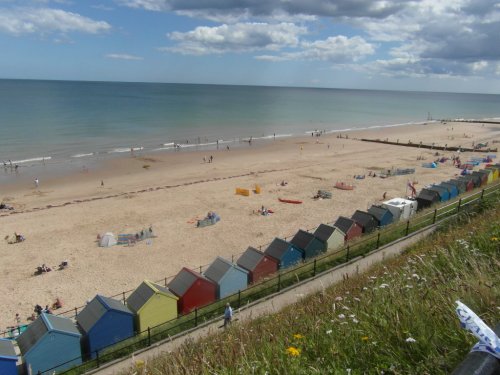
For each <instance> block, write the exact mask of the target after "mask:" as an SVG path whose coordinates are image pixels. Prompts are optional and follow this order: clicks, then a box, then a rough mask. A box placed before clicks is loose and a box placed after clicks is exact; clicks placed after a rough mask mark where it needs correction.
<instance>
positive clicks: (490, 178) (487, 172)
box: [479, 168, 493, 184]
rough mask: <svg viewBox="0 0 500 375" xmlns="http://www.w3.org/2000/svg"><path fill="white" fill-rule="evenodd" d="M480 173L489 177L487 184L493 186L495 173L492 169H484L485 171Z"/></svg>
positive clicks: (482, 170)
mask: <svg viewBox="0 0 500 375" xmlns="http://www.w3.org/2000/svg"><path fill="white" fill-rule="evenodd" d="M479 172H480V173H485V174H486V175H487V176H488V177H487V180H486V183H487V184H491V183H492V182H493V171H492V170H491V169H488V168H484V169H481V170H479Z"/></svg>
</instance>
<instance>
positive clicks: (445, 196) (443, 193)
mask: <svg viewBox="0 0 500 375" xmlns="http://www.w3.org/2000/svg"><path fill="white" fill-rule="evenodd" d="M427 189H428V190H432V191H435V192H437V193H438V194H439V201H440V202H446V201H449V200H450V192H449V191H448V189H447V188H445V187H444V186H439V185H432V186H430V187H428V188H427Z"/></svg>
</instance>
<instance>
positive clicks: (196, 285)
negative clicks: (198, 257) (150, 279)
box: [168, 267, 217, 314]
mask: <svg viewBox="0 0 500 375" xmlns="http://www.w3.org/2000/svg"><path fill="white" fill-rule="evenodd" d="M168 289H169V290H170V291H171V292H172V293H174V294H175V295H176V296H177V297H179V300H178V301H177V311H178V312H179V314H187V313H189V312H191V311H192V310H194V309H195V308H197V307H202V306H205V305H208V304H209V303H212V302H214V301H215V298H216V292H217V285H216V284H215V283H214V282H212V281H210V280H208V279H207V278H206V277H205V276H203V275H202V274H199V273H196V272H194V271H191V270H190V269H188V268H186V267H183V268H182V270H180V272H179V273H178V274H177V275H176V276H175V277H174V279H173V280H172V281H171V282H170V283H169V284H168Z"/></svg>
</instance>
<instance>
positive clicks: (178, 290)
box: [0, 164, 500, 375]
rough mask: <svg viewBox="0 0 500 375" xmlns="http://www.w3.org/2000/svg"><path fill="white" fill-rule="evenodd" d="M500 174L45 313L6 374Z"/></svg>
mask: <svg viewBox="0 0 500 375" xmlns="http://www.w3.org/2000/svg"><path fill="white" fill-rule="evenodd" d="M499 173H500V164H495V165H489V166H488V167H487V168H485V169H483V170H480V171H478V172H473V173H472V174H469V175H466V176H461V177H458V178H455V179H452V180H449V181H447V182H443V183H441V184H436V185H432V186H429V187H426V188H424V189H422V190H421V191H420V192H419V194H418V195H417V197H416V198H415V199H406V198H393V199H391V200H388V201H385V202H383V203H381V204H379V205H372V206H371V207H370V208H369V209H368V210H367V211H361V210H357V211H356V212H355V213H354V214H353V215H352V217H351V218H348V217H344V216H340V217H339V218H338V219H337V221H336V222H335V224H334V225H333V226H330V225H326V224H320V226H319V227H318V228H317V229H316V230H315V232H314V233H310V232H307V231H304V230H299V231H298V232H297V233H296V234H295V236H294V237H293V238H292V239H291V240H290V241H285V240H283V239H281V238H275V239H274V240H273V241H272V242H271V244H270V245H269V246H268V247H267V248H266V249H265V251H263V252H261V251H259V250H257V249H255V248H253V247H249V248H248V249H247V250H246V251H245V252H244V253H243V254H242V255H241V256H240V257H239V259H238V260H237V261H236V263H232V262H230V261H228V260H226V259H224V258H221V257H217V258H216V259H215V260H214V261H213V263H212V264H211V265H210V266H209V267H208V268H207V269H206V271H205V272H203V273H198V272H195V271H192V270H190V269H188V268H186V267H184V268H182V269H181V271H180V272H179V273H178V274H177V275H176V276H175V277H174V278H173V279H172V281H170V283H168V285H167V286H162V285H159V284H156V283H153V282H151V281H147V280H146V281H144V282H142V283H141V284H140V285H139V287H138V288H137V289H135V291H134V292H132V294H131V295H130V296H129V297H128V299H127V300H126V302H125V303H123V302H122V301H119V300H115V299H112V298H108V297H104V296H101V295H96V296H95V297H94V299H92V300H91V301H90V302H89V303H88V304H87V305H86V306H85V307H84V308H83V309H82V310H81V312H80V313H79V314H77V316H76V321H74V320H72V319H69V318H66V317H62V316H56V315H52V314H46V313H42V314H41V315H40V316H39V317H38V318H37V320H35V321H34V322H33V323H31V324H30V325H29V326H28V327H27V329H26V330H25V331H24V332H23V333H21V334H20V335H19V336H18V337H17V345H18V347H19V351H20V353H21V355H22V358H23V365H22V366H18V365H17V363H18V356H17V355H16V351H15V347H14V344H13V342H12V341H11V340H7V339H0V374H2V375H17V374H18V373H22V371H23V370H24V371H27V373H31V374H38V373H39V372H40V373H42V374H43V373H44V372H45V371H48V370H51V369H54V370H55V371H56V372H61V371H63V370H65V369H68V368H71V367H73V366H76V365H79V364H81V363H82V361H83V360H85V359H90V358H95V357H96V355H97V354H98V352H100V351H101V350H103V349H104V348H106V347H109V346H111V345H113V344H115V343H117V342H120V341H122V340H125V339H127V338H129V337H132V336H134V335H135V334H137V333H140V332H144V331H146V330H148V328H153V327H156V326H158V325H160V324H163V323H165V322H168V321H170V320H173V319H175V318H176V317H177V316H179V315H184V314H187V313H189V312H191V311H193V310H195V309H197V308H200V307H203V306H206V305H208V304H210V303H212V302H215V301H217V300H218V299H222V298H224V297H227V296H230V295H232V294H234V293H237V292H238V291H241V290H243V289H245V288H247V286H248V285H250V284H254V283H258V282H259V281H261V280H262V279H265V278H267V277H269V276H271V275H273V274H274V273H276V272H278V271H279V270H281V269H286V268H289V267H292V266H294V265H296V264H298V263H300V262H303V261H307V260H309V259H311V258H314V257H316V256H318V255H320V254H322V253H324V252H326V251H328V250H334V249H337V248H339V247H341V246H343V245H344V244H345V242H346V241H349V240H352V239H353V238H356V237H359V236H361V235H363V234H364V233H369V232H372V231H374V230H376V229H377V228H380V227H384V226H386V225H388V224H391V223H393V222H396V221H399V220H407V219H408V218H410V217H411V216H412V215H414V214H415V213H416V212H417V209H419V210H420V209H423V208H426V207H429V206H431V205H432V204H434V203H437V202H443V201H446V200H448V199H452V198H454V197H456V196H457V195H459V194H462V193H464V192H467V191H470V190H472V189H474V188H477V187H481V186H483V185H485V184H488V183H491V182H493V181H495V180H497V179H498V177H499ZM18 367H21V369H19V372H18ZM22 367H24V368H22ZM52 372H53V371H50V372H47V373H51V374H52Z"/></svg>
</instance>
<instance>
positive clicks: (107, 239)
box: [99, 232, 116, 247]
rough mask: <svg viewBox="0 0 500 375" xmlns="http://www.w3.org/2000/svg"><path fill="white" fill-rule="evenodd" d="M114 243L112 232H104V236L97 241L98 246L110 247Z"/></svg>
mask: <svg viewBox="0 0 500 375" xmlns="http://www.w3.org/2000/svg"><path fill="white" fill-rule="evenodd" d="M113 245H116V239H115V236H114V235H113V233H110V232H108V233H106V234H105V235H104V236H102V237H101V240H100V241H99V246H101V247H110V246H113Z"/></svg>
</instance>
